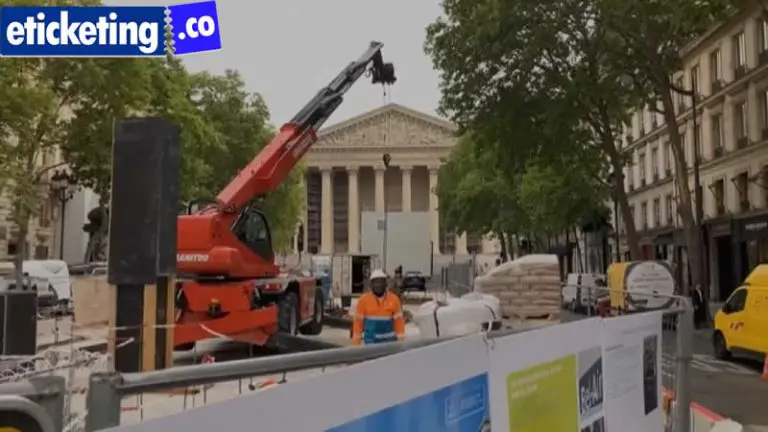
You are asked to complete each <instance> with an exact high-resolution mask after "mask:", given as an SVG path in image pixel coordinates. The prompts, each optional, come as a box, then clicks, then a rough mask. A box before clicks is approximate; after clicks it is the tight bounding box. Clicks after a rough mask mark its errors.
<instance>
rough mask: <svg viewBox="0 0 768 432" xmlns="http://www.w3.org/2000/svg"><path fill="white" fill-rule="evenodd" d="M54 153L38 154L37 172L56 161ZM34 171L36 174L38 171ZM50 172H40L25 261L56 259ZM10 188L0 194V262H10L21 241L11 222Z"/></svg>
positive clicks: (54, 205)
mask: <svg viewBox="0 0 768 432" xmlns="http://www.w3.org/2000/svg"><path fill="white" fill-rule="evenodd" d="M60 157H61V156H60V155H59V154H58V152H41V154H40V155H39V157H38V158H37V166H38V170H39V171H42V170H43V169H44V167H52V166H55V165H57V164H58V163H59V162H60ZM39 171H38V172H39ZM52 174H53V170H48V171H46V172H45V173H43V176H42V179H41V182H40V188H39V190H40V196H39V200H38V208H37V209H36V211H35V214H34V215H33V216H32V217H31V218H30V220H29V233H28V235H27V238H26V248H25V251H26V259H48V258H52V257H55V256H57V255H56V253H57V251H55V250H54V243H55V239H54V237H55V235H56V226H57V220H58V216H59V213H60V211H59V208H58V201H57V199H56V198H55V196H54V194H53V193H52V191H51V181H50V179H51V176H52ZM11 188H12V186H11V185H6V187H5V190H3V192H2V193H0V261H10V260H13V259H14V257H15V256H16V254H17V252H18V250H19V247H20V244H21V239H20V238H19V229H18V227H17V226H16V224H15V223H14V222H13V221H12V216H11V212H12V210H13V197H12V196H11V194H10V193H9V190H10V189H11Z"/></svg>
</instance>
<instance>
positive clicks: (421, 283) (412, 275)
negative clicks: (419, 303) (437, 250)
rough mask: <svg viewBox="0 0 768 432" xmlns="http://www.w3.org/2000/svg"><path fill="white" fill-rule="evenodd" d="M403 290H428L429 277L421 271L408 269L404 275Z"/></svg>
mask: <svg viewBox="0 0 768 432" xmlns="http://www.w3.org/2000/svg"><path fill="white" fill-rule="evenodd" d="M403 291H427V277H426V276H424V274H423V273H422V272H420V271H413V270H411V271H406V272H405V274H404V275H403Z"/></svg>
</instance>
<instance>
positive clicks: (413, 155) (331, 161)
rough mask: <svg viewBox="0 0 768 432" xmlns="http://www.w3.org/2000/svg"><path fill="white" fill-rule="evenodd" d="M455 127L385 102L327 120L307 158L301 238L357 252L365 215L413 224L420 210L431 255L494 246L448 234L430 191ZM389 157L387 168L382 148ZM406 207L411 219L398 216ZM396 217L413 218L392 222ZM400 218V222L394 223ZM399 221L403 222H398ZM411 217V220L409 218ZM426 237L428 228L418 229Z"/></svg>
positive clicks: (312, 246) (313, 246) (313, 245)
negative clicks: (336, 120) (350, 115)
mask: <svg viewBox="0 0 768 432" xmlns="http://www.w3.org/2000/svg"><path fill="white" fill-rule="evenodd" d="M455 133H456V127H455V126H454V125H453V124H451V123H449V122H447V121H445V120H443V119H440V118H438V117H435V116H431V115H428V114H424V113H421V112H418V111H415V110H412V109H409V108H406V107H404V106H401V105H398V104H388V105H385V106H383V107H381V108H378V109H375V110H373V111H369V112H366V113H363V114H361V115H358V116H356V117H353V118H351V119H348V120H346V121H343V122H341V123H337V124H335V125H333V126H329V127H327V128H325V129H323V130H321V131H320V134H319V141H318V142H317V143H316V144H315V146H314V147H313V148H312V149H311V150H310V152H309V154H308V155H307V157H306V164H307V167H308V169H307V176H306V182H307V183H306V192H307V212H306V216H305V220H304V226H305V230H304V236H305V238H304V244H305V245H306V247H307V250H309V251H313V250H317V251H318V252H319V253H321V254H342V253H359V252H365V251H363V250H361V244H363V245H364V243H365V239H364V238H365V234H366V230H367V229H368V228H366V226H365V223H364V221H365V219H366V215H367V214H379V215H381V214H384V213H386V214H388V215H390V222H389V224H391V225H392V224H393V223H394V224H393V225H392V226H390V227H389V229H390V230H392V231H395V230H402V229H409V227H408V226H405V225H409V226H410V229H415V230H416V231H415V232H414V234H419V235H421V234H422V233H420V232H418V231H419V229H418V228H417V227H416V226H417V225H419V222H418V221H419V218H420V217H423V220H424V225H425V226H428V228H426V229H427V230H428V231H429V233H428V240H426V242H427V243H430V242H431V245H429V244H428V245H427V247H431V248H432V251H433V253H434V254H435V255H454V254H456V255H467V254H469V253H470V252H475V253H494V252H498V251H497V249H498V247H497V245H496V242H495V241H493V240H489V239H471V238H470V239H467V236H465V235H460V236H454V235H452V234H448V233H446V232H445V230H443V229H441V226H440V214H439V202H438V198H437V195H436V194H435V193H434V190H435V187H436V186H437V179H438V176H437V170H438V168H439V167H440V164H441V161H442V160H444V159H445V158H446V157H448V155H449V153H450V152H451V149H452V147H453V145H454V144H455V142H456V136H455ZM384 154H389V155H390V157H391V162H390V164H389V167H388V168H387V167H385V165H384V162H383V158H382V157H383V155H384ZM404 214H411V215H410V216H413V217H410V218H405V217H400V218H398V215H404ZM398 220H402V221H406V220H412V221H413V223H411V222H402V223H401V222H397V221H398ZM398 223H401V225H400V226H398ZM403 224H405V225H403ZM414 224H415V225H414ZM423 235H424V236H425V237H424V238H425V239H427V237H426V233H423Z"/></svg>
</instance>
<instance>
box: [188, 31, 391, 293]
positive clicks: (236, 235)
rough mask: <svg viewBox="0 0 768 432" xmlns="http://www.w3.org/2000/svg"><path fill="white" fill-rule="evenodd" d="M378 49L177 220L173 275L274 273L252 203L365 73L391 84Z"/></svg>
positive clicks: (265, 230) (267, 239)
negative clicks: (208, 199) (207, 200)
mask: <svg viewBox="0 0 768 432" xmlns="http://www.w3.org/2000/svg"><path fill="white" fill-rule="evenodd" d="M382 47H383V44H382V43H380V42H371V44H370V47H369V48H368V49H367V50H366V51H365V53H363V55H362V56H360V58H358V59H357V60H356V61H354V62H352V63H350V64H349V65H348V66H347V67H346V68H344V70H342V71H341V73H340V74H339V75H338V76H337V77H336V78H334V79H333V80H332V81H331V82H330V84H328V85H327V86H326V87H324V88H323V89H321V90H320V91H319V92H318V93H317V95H315V97H314V98H312V100H310V101H309V103H307V105H306V106H304V108H302V109H301V111H299V112H298V114H296V115H295V116H294V117H293V119H291V121H289V122H288V123H286V124H284V125H283V126H282V127H281V128H280V130H279V132H278V133H277V134H276V135H275V137H274V138H273V139H272V141H271V142H270V143H269V144H267V146H266V147H264V149H263V150H262V151H261V152H260V153H259V154H258V155H256V157H255V158H254V159H253V160H252V161H251V162H250V163H249V164H248V165H247V166H246V167H245V168H244V169H243V170H242V171H240V172H239V173H238V174H237V175H236V176H235V178H234V179H232V181H231V182H230V183H229V184H228V185H227V186H226V187H225V188H224V189H223V190H222V191H221V193H219V195H218V196H217V198H216V203H215V204H214V205H210V206H208V207H205V208H203V209H202V210H200V211H199V212H198V213H197V214H194V215H185V216H180V217H179V223H178V239H179V240H178V242H179V247H178V254H177V261H178V270H179V272H181V273H187V274H199V275H206V276H225V277H231V278H254V277H274V276H275V275H277V273H278V269H277V267H276V266H275V265H274V253H273V251H272V244H271V236H270V233H269V227H268V224H267V221H266V219H265V218H264V215H263V214H262V213H261V212H259V211H258V209H257V205H256V204H257V203H256V201H255V200H256V199H257V198H259V197H262V196H264V195H265V194H266V193H268V192H270V191H273V190H275V189H276V188H277V187H278V186H279V185H280V184H281V183H282V182H283V181H284V180H285V178H286V177H287V176H288V175H289V173H290V172H291V170H293V168H294V167H295V166H296V165H297V164H298V163H299V161H300V160H301V158H302V157H303V156H304V154H306V152H307V151H308V150H309V149H310V148H311V147H312V145H313V144H314V143H315V142H316V141H317V131H318V130H319V128H320V127H321V126H322V125H323V124H324V123H325V122H326V120H328V118H329V117H330V116H331V115H332V114H333V112H334V111H335V110H336V108H338V107H339V105H341V103H342V102H343V100H344V95H345V93H346V92H347V91H348V90H349V88H350V87H351V86H352V85H353V84H354V83H355V82H356V81H357V80H358V79H359V78H360V77H361V76H363V75H364V74H367V75H368V76H369V77H370V79H371V82H372V83H373V84H381V85H390V84H394V83H395V81H396V77H395V70H394V66H393V65H392V64H391V63H384V61H383V59H382V55H381V48H382Z"/></svg>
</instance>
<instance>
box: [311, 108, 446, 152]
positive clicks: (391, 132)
mask: <svg viewBox="0 0 768 432" xmlns="http://www.w3.org/2000/svg"><path fill="white" fill-rule="evenodd" d="M318 136H319V142H318V144H317V146H318V147H450V146H453V144H454V142H455V139H456V127H455V126H454V125H453V124H452V123H451V122H448V121H446V120H443V119H441V118H439V117H436V116H432V115H429V114H425V113H422V112H419V111H416V110H413V109H410V108H407V107H404V106H402V105H398V104H394V103H391V104H387V105H385V106H382V107H381V108H378V109H375V110H372V111H368V112H366V113H363V114H360V115H358V116H355V117H352V118H350V119H348V120H345V121H342V122H340V123H337V124H335V125H332V126H328V127H326V128H324V129H321V130H320V133H319V134H318Z"/></svg>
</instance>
